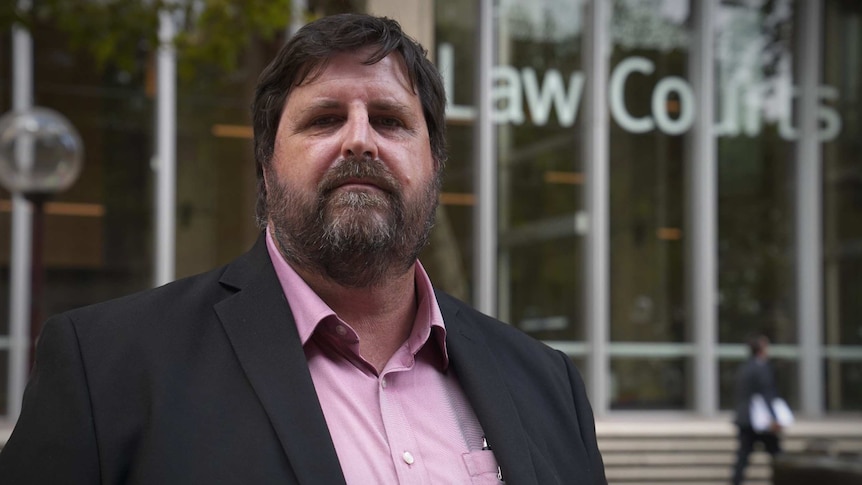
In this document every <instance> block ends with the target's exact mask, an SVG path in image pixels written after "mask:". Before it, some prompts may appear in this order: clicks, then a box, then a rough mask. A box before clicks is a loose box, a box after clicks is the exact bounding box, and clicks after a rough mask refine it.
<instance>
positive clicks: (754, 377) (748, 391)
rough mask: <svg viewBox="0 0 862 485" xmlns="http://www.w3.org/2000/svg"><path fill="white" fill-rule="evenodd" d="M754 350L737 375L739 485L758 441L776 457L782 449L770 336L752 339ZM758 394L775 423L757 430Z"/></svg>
mask: <svg viewBox="0 0 862 485" xmlns="http://www.w3.org/2000/svg"><path fill="white" fill-rule="evenodd" d="M748 346H749V350H750V353H751V356H750V358H749V359H748V360H747V361H746V362H745V363H743V364H742V365H741V366H740V367H739V369H738V371H737V375H736V392H735V403H736V418H735V420H734V422H735V424H736V426H737V432H738V448H737V452H736V463H735V465H734V468H733V484H734V485H739V484H741V483H742V482H743V477H744V474H745V468H746V467H747V466H748V459H749V457H750V455H751V452H752V451H753V450H754V445H755V443H757V442H760V443H763V446H764V447H765V448H766V451H767V452H769V454H770V455H772V456H773V457H774V456H775V455H776V454H778V453H780V452H781V443H780V440H779V436H778V433H779V432H780V431H781V426H780V425H779V424H778V421H777V419H776V416H775V410H774V409H773V407H772V402H773V400H774V399H775V398H777V397H778V391H777V389H776V386H775V377H774V375H773V372H772V368H771V366H770V365H769V339H768V338H767V337H765V336H762V335H761V336H757V337H754V338H752V339H751V340H750V341H749V342H748ZM756 394H759V395H761V396H762V397H763V400H764V401H765V403H766V406H767V408H768V409H769V413H770V415H771V416H772V423H771V425H770V426H769V428H768V429H766V430H755V429H754V427H753V426H752V422H751V421H752V420H751V400H752V397H754V396H755V395H756Z"/></svg>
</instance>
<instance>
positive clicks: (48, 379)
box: [0, 315, 100, 485]
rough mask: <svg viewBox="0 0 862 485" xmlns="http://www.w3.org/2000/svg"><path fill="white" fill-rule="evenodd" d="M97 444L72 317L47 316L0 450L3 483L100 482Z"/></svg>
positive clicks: (0, 470)
mask: <svg viewBox="0 0 862 485" xmlns="http://www.w3.org/2000/svg"><path fill="white" fill-rule="evenodd" d="M98 464H99V460H98V449H97V446H96V438H95V426H94V420H93V413H92V408H91V404H90V399H89V391H88V386H87V378H86V375H85V372H84V367H83V364H82V360H81V353H80V348H79V345H78V338H77V335H76V333H75V329H74V327H73V325H72V323H71V321H70V320H69V318H68V317H66V316H64V315H59V316H56V317H53V318H52V319H50V320H48V322H47V323H46V324H45V327H44V329H43V330H42V334H41V335H40V337H39V341H38V346H37V350H36V362H35V366H34V369H33V373H32V375H31V377H30V381H29V383H28V384H27V388H26V390H25V392H24V401H23V405H22V410H21V415H20V417H19V418H18V422H17V424H16V425H15V429H14V430H13V432H12V435H11V437H10V438H9V441H8V443H7V444H6V446H5V447H4V448H3V450H2V452H0V483H10V484H11V483H15V484H19V485H28V484H39V485H44V484H52V483H68V484H97V483H99V482H100V477H99V465H98Z"/></svg>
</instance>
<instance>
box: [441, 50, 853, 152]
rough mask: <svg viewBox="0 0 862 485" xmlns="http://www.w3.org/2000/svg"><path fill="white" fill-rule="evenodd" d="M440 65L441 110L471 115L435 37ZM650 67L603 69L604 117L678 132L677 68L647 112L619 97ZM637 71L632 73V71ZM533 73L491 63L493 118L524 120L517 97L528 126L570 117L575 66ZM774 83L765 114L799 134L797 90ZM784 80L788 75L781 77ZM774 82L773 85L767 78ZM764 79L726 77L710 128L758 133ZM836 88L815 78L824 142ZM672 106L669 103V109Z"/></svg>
mask: <svg viewBox="0 0 862 485" xmlns="http://www.w3.org/2000/svg"><path fill="white" fill-rule="evenodd" d="M437 56H438V62H439V65H440V72H441V75H442V76H443V83H444V86H445V88H446V92H447V95H448V99H447V107H446V113H447V116H448V117H449V119H454V120H465V121H466V120H471V119H473V117H474V116H475V110H474V109H473V107H472V106H463V105H457V104H455V103H454V102H453V101H452V93H453V89H454V86H455V82H456V80H457V78H456V73H455V63H454V58H455V54H454V50H453V48H452V45H451V44H448V43H444V44H441V45H440V46H439V48H438V50H437ZM654 72H655V64H654V63H653V61H651V60H649V59H647V58H645V57H640V56H632V57H628V58H625V59H623V60H622V61H620V63H619V64H617V65H616V67H614V69H613V71H612V72H611V74H610V79H609V82H608V84H609V86H608V107H609V110H610V114H611V117H612V118H613V120H614V121H616V123H617V124H618V125H620V127H622V128H623V129H624V130H626V131H628V132H629V133H648V132H650V131H653V130H656V129H658V130H659V131H661V132H662V133H665V134H668V135H681V134H683V133H685V132H687V131H688V130H689V129H691V127H692V125H693V124H694V119H695V116H696V115H697V113H695V98H694V90H693V89H692V87H691V84H690V83H689V82H688V81H687V80H685V79H683V78H681V77H677V76H667V77H664V78H662V79H658V80H657V81H655V86H654V87H653V90H652V98H651V100H650V101H651V103H650V106H651V113H650V115H648V116H641V117H636V116H634V115H633V114H632V113H631V112H630V111H629V109H628V107H627V105H626V100H625V87H626V83H628V82H650V79H649V76H650V75H652V74H653V73H654ZM635 75H637V76H635ZM539 78H540V75H539V73H537V72H536V70H535V69H534V68H532V67H525V68H522V69H520V70H518V69H517V68H515V67H513V66H505V65H503V66H496V67H494V70H493V72H492V73H491V79H492V81H493V84H494V86H493V90H492V92H491V97H492V100H493V112H492V117H493V120H494V122H495V123H497V124H504V123H512V124H515V125H521V124H523V123H524V122H525V121H526V115H525V111H524V104H525V102H526V109H527V110H528V112H529V114H530V121H531V123H532V124H533V125H535V126H544V125H546V124H547V123H548V121H549V120H550V117H551V114H552V112H553V113H554V114H556V119H557V122H558V123H559V124H560V125H561V126H572V125H573V124H574V123H575V122H576V121H577V116H578V110H579V109H580V105H581V99H582V98H583V95H584V74H583V73H582V72H579V71H576V72H573V73H571V74H570V75H569V77H568V83H565V82H564V79H565V77H564V76H563V74H562V73H561V72H560V71H559V70H556V69H548V70H546V71H545V72H544V75H543V77H542V81H541V83H540V82H539ZM778 84H779V85H778V86H777V88H778V89H777V96H778V102H779V103H780V104H783V109H781V110H779V112H777V113H776V114H775V115H774V116H770V117H769V119H770V120H774V121H775V122H776V123H777V125H778V134H779V136H780V137H781V138H783V139H785V140H795V139H796V138H798V137H799V133H798V130H797V129H796V128H795V127H794V126H793V115H792V112H793V110H792V106H793V101H794V99H795V98H797V97H798V96H799V93H798V89H796V88H793V87H791V86H781V85H780V83H778ZM788 84H789V83H788ZM773 87H775V85H773ZM766 89H767V86H766V84H765V83H763V82H761V83H756V82H752V83H743V82H741V81H740V80H738V79H735V78H730V79H728V80H727V81H726V82H724V83H723V85H722V86H721V88H720V92H719V93H718V94H719V100H720V101H719V114H720V120H719V121H718V123H717V124H716V126H715V133H716V135H717V136H731V137H732V136H740V135H741V134H744V135H745V136H749V137H755V136H758V135H760V133H761V131H762V129H763V125H764V123H765V122H766V121H764V103H763V100H764V94H765V91H766ZM671 95H674V96H675V97H676V99H677V100H678V103H679V105H678V113H677V115H676V116H675V117H674V116H672V115H671V113H670V111H669V110H668V99H669V98H670V96H671ZM839 97H840V95H839V92H838V89H837V88H835V87H833V86H821V87H820V89H819V90H818V98H819V100H820V104H819V106H818V111H817V118H818V126H819V128H818V138H819V139H820V140H821V141H824V142H828V141H832V140H834V139H835V138H837V137H838V135H839V134H840V133H841V128H842V126H843V122H842V120H841V115H840V113H839V112H838V111H837V110H836V109H835V108H834V107H833V106H832V105H833V104H835V103H836V102H837V101H838V99H839ZM675 111H676V110H675Z"/></svg>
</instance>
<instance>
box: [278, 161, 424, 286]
mask: <svg viewBox="0 0 862 485" xmlns="http://www.w3.org/2000/svg"><path fill="white" fill-rule="evenodd" d="M268 178H269V180H270V181H272V182H274V183H272V184H271V186H270V187H269V189H268V191H267V207H268V212H269V220H270V223H271V225H272V227H271V229H272V235H273V238H274V239H275V241H276V243H277V244H278V246H279V249H280V251H281V253H282V255H283V256H284V258H285V259H286V260H287V261H289V262H290V263H292V264H293V265H296V266H298V267H300V268H302V269H305V270H308V271H312V272H317V273H321V274H323V275H324V276H326V277H327V278H328V279H330V280H332V281H334V282H336V283H338V284H340V285H342V286H347V287H355V288H358V287H370V286H377V285H379V284H380V283H382V282H383V281H384V280H385V279H386V277H387V276H389V275H399V274H403V273H404V272H406V271H407V270H408V269H409V268H410V267H412V265H413V264H414V263H415V262H416V259H417V258H418V256H419V253H420V252H421V251H422V249H423V248H424V247H425V246H426V245H427V244H428V237H429V235H430V233H431V228H432V227H433V226H434V213H435V209H436V207H437V201H438V195H439V190H440V175H439V173H438V174H437V175H436V176H435V180H433V181H432V183H429V184H428V186H427V187H426V189H425V190H424V191H423V193H420V194H419V196H418V197H417V199H416V200H413V201H405V199H404V194H403V191H402V190H401V187H400V184H399V183H398V181H397V180H396V179H395V178H394V177H393V176H392V175H391V174H390V172H389V171H388V169H386V167H385V165H384V164H383V163H382V162H380V161H379V160H371V159H368V158H361V157H353V158H347V159H345V160H343V161H342V162H340V163H339V164H338V165H336V166H335V167H333V168H332V169H331V170H330V171H329V172H327V174H326V175H325V176H324V178H323V180H321V182H320V184H319V185H318V187H317V191H316V193H315V194H304V193H302V192H301V191H299V190H296V189H292V188H291V187H289V186H288V184H286V183H284V182H282V181H280V180H278V178H277V177H276V176H275V174H274V173H271V172H270V173H269V174H268ZM355 179H358V180H362V181H364V182H369V183H373V184H374V185H376V186H377V187H378V188H380V189H381V190H371V189H362V188H358V189H349V190H348V189H340V188H339V187H341V186H342V185H344V183H345V182H346V181H348V180H355Z"/></svg>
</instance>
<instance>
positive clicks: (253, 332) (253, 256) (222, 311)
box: [215, 237, 345, 484]
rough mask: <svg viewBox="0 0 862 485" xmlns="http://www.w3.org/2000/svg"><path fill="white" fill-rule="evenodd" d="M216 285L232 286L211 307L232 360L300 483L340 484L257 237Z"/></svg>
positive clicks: (286, 311) (288, 318)
mask: <svg viewBox="0 0 862 485" xmlns="http://www.w3.org/2000/svg"><path fill="white" fill-rule="evenodd" d="M221 282H222V284H224V285H226V286H230V287H233V288H236V289H238V290H239V291H238V292H237V293H235V294H233V295H232V296H230V297H228V298H226V299H225V300H222V301H221V302H219V303H218V304H217V305H216V306H215V310H216V313H217V314H218V316H219V319H220V320H221V322H222V325H223V327H224V329H225V332H226V333H227V336H228V338H229V339H230V342H231V345H232V346H233V349H234V351H235V352H236V356H237V359H238V360H239V363H240V365H241V366H242V369H243V371H244V372H245V374H246V376H247V377H248V380H249V382H250V383H251V385H252V387H253V388H254V391H255V393H256V394H257V397H258V399H259V400H260V402H261V404H262V405H263V408H264V409H265V410H266V413H267V415H268V416H269V420H270V422H271V423H272V426H273V428H274V429H275V432H276V434H277V435H278V438H279V440H280V441H281V446H282V448H283V449H284V452H285V453H286V454H287V457H288V459H289V461H290V463H291V466H292V468H293V471H294V473H296V477H297V479H298V480H299V482H300V483H309V484H315V483H327V484H328V483H332V484H343V483H345V481H344V477H343V475H342V473H341V466H340V464H339V462H338V456H337V455H336V453H335V447H334V446H333V444H332V439H331V438H330V435H329V429H328V428H327V426H326V419H325V418H324V416H323V411H322V410H321V408H320V404H319V402H318V401H317V394H316V391H315V389H314V383H313V382H312V380H311V374H310V373H309V371H308V365H307V364H306V360H305V354H304V353H303V351H302V344H301V342H300V339H299V335H298V333H297V331H296V325H295V323H294V321H293V315H292V314H291V313H290V308H289V306H288V304H287V300H285V298H284V293H283V292H282V289H281V285H280V284H279V282H278V277H277V276H276V274H275V270H274V269H273V267H272V263H271V262H270V260H269V255H268V254H267V251H266V244H265V240H264V238H263V237H260V238H259V239H258V241H257V243H256V244H255V246H254V248H252V250H251V251H249V252H248V253H246V254H245V255H243V256H242V257H240V258H239V259H238V260H236V261H235V262H234V263H232V264H231V265H229V266H228V267H227V269H226V271H225V273H224V275H223V276H222V278H221Z"/></svg>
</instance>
